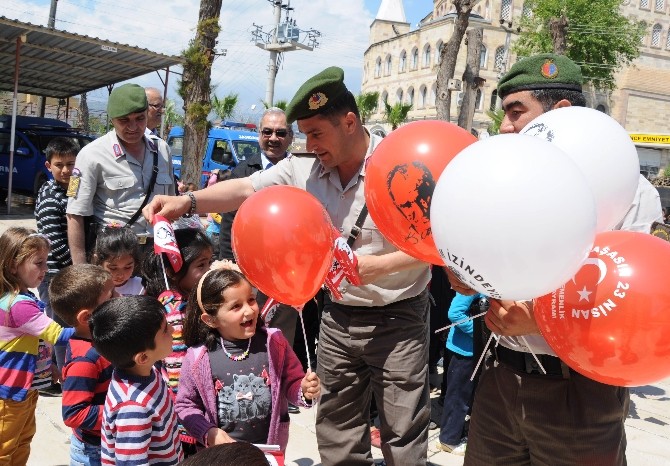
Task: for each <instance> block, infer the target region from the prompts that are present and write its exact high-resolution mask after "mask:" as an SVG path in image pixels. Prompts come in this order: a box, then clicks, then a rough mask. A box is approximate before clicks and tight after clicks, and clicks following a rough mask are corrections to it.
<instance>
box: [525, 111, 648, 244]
mask: <svg viewBox="0 0 670 466" xmlns="http://www.w3.org/2000/svg"><path fill="white" fill-rule="evenodd" d="M521 134H527V135H529V136H537V137H541V138H543V139H545V140H547V141H549V142H551V143H552V144H555V145H556V146H557V147H559V148H561V149H562V150H563V151H564V152H565V153H566V154H568V155H569V156H570V157H571V158H572V160H573V161H574V162H575V163H576V164H577V166H579V168H580V169H581V170H582V173H584V176H586V179H587V181H588V184H589V186H590V187H591V191H592V192H593V196H594V198H595V201H596V216H597V219H598V220H597V226H596V231H597V232H601V231H607V230H611V229H612V228H613V227H614V226H615V225H616V224H617V223H619V221H620V220H621V219H622V218H623V216H624V215H626V212H627V211H628V209H629V207H630V204H631V202H632V201H633V197H634V196H635V191H636V189H637V185H638V179H639V176H640V162H639V160H638V156H637V151H636V149H635V145H634V144H633V141H632V140H631V139H630V136H629V135H628V133H627V132H626V130H625V129H624V128H623V127H621V125H620V124H619V123H617V121H616V120H615V119H614V118H612V117H610V116H608V115H606V114H605V113H603V112H599V111H598V110H594V109H592V108H585V107H563V108H558V109H556V110H552V111H550V112H547V113H544V114H542V115H540V116H539V117H537V118H535V119H534V120H533V121H531V122H530V123H528V125H526V127H525V128H524V130H523V131H522V132H521Z"/></svg>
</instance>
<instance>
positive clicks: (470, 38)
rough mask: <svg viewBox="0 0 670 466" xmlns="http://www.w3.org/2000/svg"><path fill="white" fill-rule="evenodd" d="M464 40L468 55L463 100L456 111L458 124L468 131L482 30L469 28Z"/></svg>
mask: <svg viewBox="0 0 670 466" xmlns="http://www.w3.org/2000/svg"><path fill="white" fill-rule="evenodd" d="M466 36H467V37H466V39H465V41H466V42H467V44H468V55H467V59H466V63H465V71H464V72H463V102H462V103H461V109H460V111H459V113H458V126H460V127H461V128H464V129H467V130H468V131H470V130H471V129H472V119H473V118H474V116H475V105H476V103H477V89H478V88H479V83H480V81H479V55H480V54H481V50H482V39H483V38H484V30H483V29H482V28H475V29H470V30H469V31H468V32H467V33H466Z"/></svg>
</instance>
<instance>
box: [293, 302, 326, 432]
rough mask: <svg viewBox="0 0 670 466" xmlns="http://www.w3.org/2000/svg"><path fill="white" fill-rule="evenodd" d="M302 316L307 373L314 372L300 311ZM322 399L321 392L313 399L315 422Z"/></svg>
mask: <svg viewBox="0 0 670 466" xmlns="http://www.w3.org/2000/svg"><path fill="white" fill-rule="evenodd" d="M303 307H304V306H299V307H298V306H296V310H298V309H302V308H303ZM298 316H299V317H300V326H301V327H302V337H303V338H304V339H305V354H306V355H307V373H308V374H309V373H310V372H312V360H311V358H310V357H309V345H308V344H307V332H305V320H304V319H303V317H302V312H298ZM320 399H321V394H320V393H319V396H318V397H317V398H316V399H313V400H312V409H313V410H314V422H315V423H316V407H317V405H318V404H319V401H320Z"/></svg>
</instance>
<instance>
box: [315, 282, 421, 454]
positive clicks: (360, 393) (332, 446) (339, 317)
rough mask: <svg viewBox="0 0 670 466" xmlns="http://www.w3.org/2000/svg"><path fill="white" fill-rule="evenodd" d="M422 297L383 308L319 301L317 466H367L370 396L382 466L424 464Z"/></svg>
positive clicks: (369, 452)
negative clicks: (376, 419)
mask: <svg viewBox="0 0 670 466" xmlns="http://www.w3.org/2000/svg"><path fill="white" fill-rule="evenodd" d="M428 319H429V317H428V293H427V292H425V291H424V292H423V293H421V294H420V295H418V296H416V297H415V298H411V299H407V300H403V301H400V302H397V303H393V304H389V305H386V306H382V307H359V306H345V305H341V304H336V303H333V302H331V301H330V300H328V299H326V302H325V305H324V309H323V317H322V320H321V332H320V336H319V347H318V362H317V374H318V375H319V378H320V379H321V402H320V403H319V407H318V413H317V420H316V437H317V441H318V444H319V454H320V455H321V461H322V462H323V465H324V466H336V465H338V466H345V465H346V466H363V465H365V466H369V465H371V464H372V453H371V451H370V411H369V410H370V397H371V394H372V393H373V392H374V395H375V399H376V401H377V407H378V409H379V419H380V435H381V440H382V453H383V455H384V459H385V460H386V464H387V465H388V466H406V465H412V466H422V465H425V464H426V457H427V449H428V423H429V421H430V404H429V402H430V397H429V392H428V366H427V364H426V362H427V360H428Z"/></svg>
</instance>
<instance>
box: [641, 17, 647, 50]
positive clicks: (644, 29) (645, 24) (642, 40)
mask: <svg viewBox="0 0 670 466" xmlns="http://www.w3.org/2000/svg"><path fill="white" fill-rule="evenodd" d="M640 28H642V30H643V31H645V34H646V31H647V22H646V21H640ZM646 38H647V36H646V35H644V36H642V37H640V45H644V43H645V40H646Z"/></svg>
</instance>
